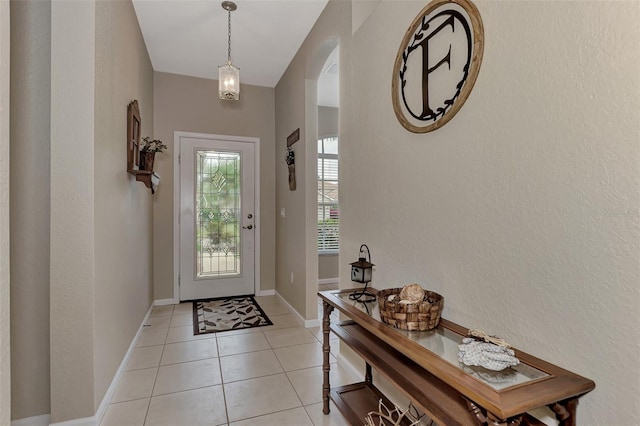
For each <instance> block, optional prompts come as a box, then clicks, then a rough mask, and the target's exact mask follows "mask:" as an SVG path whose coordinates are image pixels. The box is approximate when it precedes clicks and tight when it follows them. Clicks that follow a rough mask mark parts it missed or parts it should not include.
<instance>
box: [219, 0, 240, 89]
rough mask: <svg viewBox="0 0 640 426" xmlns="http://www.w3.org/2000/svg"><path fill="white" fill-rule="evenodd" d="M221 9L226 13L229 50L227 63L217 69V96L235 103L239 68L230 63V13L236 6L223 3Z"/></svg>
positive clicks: (238, 87) (228, 2) (238, 83)
mask: <svg viewBox="0 0 640 426" xmlns="http://www.w3.org/2000/svg"><path fill="white" fill-rule="evenodd" d="M222 8H223V9H224V10H226V11H227V13H228V22H229V32H228V34H229V38H228V41H229V49H228V56H227V63H226V64H224V65H220V66H219V67H218V95H219V96H220V99H224V100H233V101H237V100H238V99H240V68H238V67H236V66H235V65H234V64H233V62H231V12H233V11H234V10H236V9H237V8H238V6H237V5H236V4H235V3H234V2H232V1H223V2H222Z"/></svg>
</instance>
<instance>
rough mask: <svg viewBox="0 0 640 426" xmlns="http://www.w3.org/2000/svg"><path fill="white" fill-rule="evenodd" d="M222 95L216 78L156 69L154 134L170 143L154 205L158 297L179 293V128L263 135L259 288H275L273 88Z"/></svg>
mask: <svg viewBox="0 0 640 426" xmlns="http://www.w3.org/2000/svg"><path fill="white" fill-rule="evenodd" d="M217 94H218V81H217V80H208V79H202V78H196V77H187V76H181V75H175V74H167V73H161V72H156V73H155V78H154V124H155V127H154V136H155V137H156V138H158V139H160V140H162V141H163V142H164V143H165V144H167V145H168V146H169V149H168V150H167V151H166V153H165V154H159V155H157V156H156V167H155V168H156V169H157V173H158V174H159V175H160V176H161V183H160V187H159V188H158V191H157V192H156V195H155V196H154V203H153V204H154V227H153V232H154V267H155V269H154V278H155V279H154V281H155V293H154V294H155V296H154V297H155V299H171V298H174V297H175V298H176V299H177V298H178V297H179V295H178V294H175V295H174V279H175V276H176V274H177V272H176V271H174V268H173V167H174V155H175V151H174V146H173V136H174V132H175V131H185V132H196V133H209V134H218V135H231V136H250V137H258V138H260V212H259V214H260V228H259V229H258V231H259V232H260V272H259V273H260V290H262V291H264V290H269V289H273V288H275V281H274V280H275V271H274V265H275V237H274V236H275V226H274V224H275V187H274V185H275V180H274V175H275V172H274V167H275V159H274V156H275V153H276V150H275V140H274V138H275V131H274V123H275V112H274V90H273V89H271V88H266V87H258V86H248V85H242V86H241V92H240V101H238V102H229V101H222V100H220V99H218V95H217ZM283 152H284V151H283Z"/></svg>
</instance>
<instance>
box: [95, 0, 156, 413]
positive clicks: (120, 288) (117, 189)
mask: <svg viewBox="0 0 640 426" xmlns="http://www.w3.org/2000/svg"><path fill="white" fill-rule="evenodd" d="M95 40H96V89H95V93H96V104H95V114H96V125H95V157H94V161H95V183H94V185H95V203H94V205H95V208H94V211H95V267H94V269H95V302H94V309H95V312H94V317H95V330H94V333H95V338H94V339H95V367H94V377H95V383H94V389H95V402H94V404H95V406H94V409H97V408H98V405H99V404H100V402H101V401H102V398H103V397H104V394H105V392H106V390H107V388H108V387H109V384H110V383H111V380H112V379H113V376H114V374H115V372H116V371H117V369H118V367H119V365H120V363H121V362H122V358H123V357H124V354H125V353H126V351H127V349H128V347H129V345H130V344H131V340H132V339H133V337H134V336H135V334H136V332H137V331H138V328H139V327H140V324H141V323H142V320H143V319H144V317H145V314H146V313H147V311H148V310H149V306H150V305H151V303H152V301H153V252H152V251H153V235H152V228H153V205H152V202H153V196H152V195H151V190H150V189H148V188H147V187H146V186H145V185H144V184H143V183H140V182H136V180H135V177H134V176H133V175H130V174H128V173H126V161H127V150H126V141H127V105H128V104H129V102H131V101H132V100H133V99H137V100H138V105H139V107H140V114H141V120H142V128H141V131H142V136H153V68H152V66H151V61H150V59H149V55H148V54H147V49H146V47H145V45H144V40H143V38H142V34H141V32H140V28H139V26H138V21H137V18H136V14H135V11H134V9H133V4H132V3H131V1H99V2H97V3H96V37H95Z"/></svg>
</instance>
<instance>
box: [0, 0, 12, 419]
mask: <svg viewBox="0 0 640 426" xmlns="http://www.w3.org/2000/svg"><path fill="white" fill-rule="evenodd" d="M9 21H10V19H9V3H8V2H0V81H7V79H8V78H9V51H10V48H9V45H10V40H9V38H10V35H9V27H10V23H9ZM9 267H10V265H9V90H8V87H7V85H6V84H3V85H2V86H1V87H0V424H3V425H6V424H9V423H10V420H11V366H10V361H11V359H10V354H9V348H10V338H9V310H10V307H9Z"/></svg>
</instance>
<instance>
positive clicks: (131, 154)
mask: <svg viewBox="0 0 640 426" xmlns="http://www.w3.org/2000/svg"><path fill="white" fill-rule="evenodd" d="M141 127H142V120H140V107H138V101H137V100H134V101H132V102H131V103H130V104H129V105H128V106H127V171H128V172H132V171H134V170H138V169H139V168H140V167H139V164H140V128H141Z"/></svg>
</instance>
